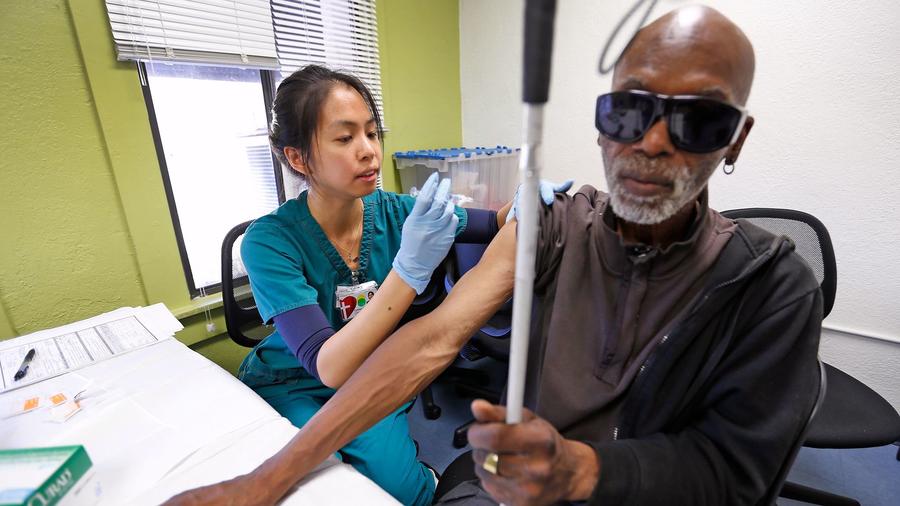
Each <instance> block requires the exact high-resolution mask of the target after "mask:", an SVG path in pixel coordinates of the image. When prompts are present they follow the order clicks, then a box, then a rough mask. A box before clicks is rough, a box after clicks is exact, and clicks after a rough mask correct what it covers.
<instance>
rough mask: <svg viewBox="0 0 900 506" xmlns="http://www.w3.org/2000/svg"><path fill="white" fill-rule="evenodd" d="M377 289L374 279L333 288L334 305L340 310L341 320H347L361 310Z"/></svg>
mask: <svg viewBox="0 0 900 506" xmlns="http://www.w3.org/2000/svg"><path fill="white" fill-rule="evenodd" d="M377 291H378V283H376V282H374V281H366V282H365V283H360V284H358V285H338V286H337V288H336V289H335V290H334V307H335V308H337V310H338V311H340V313H341V319H342V320H343V321H345V322H346V321H349V320H350V319H351V318H353V317H354V316H356V315H357V314H358V313H359V312H360V311H362V308H364V307H365V306H366V303H368V302H369V301H370V300H371V299H372V297H374V296H375V292H377Z"/></svg>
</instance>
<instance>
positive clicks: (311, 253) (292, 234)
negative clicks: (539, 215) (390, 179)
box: [241, 190, 467, 380]
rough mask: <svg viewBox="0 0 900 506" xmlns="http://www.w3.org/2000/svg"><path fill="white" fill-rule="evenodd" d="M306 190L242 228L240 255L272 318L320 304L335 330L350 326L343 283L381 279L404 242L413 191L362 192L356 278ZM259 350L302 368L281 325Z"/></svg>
mask: <svg viewBox="0 0 900 506" xmlns="http://www.w3.org/2000/svg"><path fill="white" fill-rule="evenodd" d="M307 195H308V193H307V192H303V193H301V194H300V195H299V196H298V197H297V198H296V199H293V200H289V201H287V202H285V203H284V204H282V205H281V206H280V207H279V208H278V209H276V210H275V211H273V212H272V213H270V214H267V215H265V216H263V217H261V218H259V219H257V220H255V221H254V222H253V223H252V224H251V225H250V227H249V228H247V232H246V233H245V234H244V240H243V242H242V243H241V258H242V259H243V262H244V266H245V267H246V269H247V273H248V274H249V277H250V287H251V289H252V290H253V298H254V299H255V300H256V306H257V309H258V310H259V313H260V315H261V316H262V319H263V321H264V322H265V323H266V324H269V323H270V322H271V321H272V319H273V318H274V317H275V316H277V315H279V314H281V313H284V312H287V311H290V310H292V309H296V308H298V307H302V306H308V305H310V304H318V306H319V307H320V308H322V311H323V312H324V313H325V317H326V318H328V321H329V322H330V323H331V326H332V328H333V329H334V330H335V332H337V331H338V330H340V328H341V327H343V326H344V322H343V321H342V319H341V315H340V311H339V309H338V308H336V307H335V289H336V287H337V285H352V284H355V283H364V282H366V281H372V280H374V281H376V282H377V283H378V286H381V284H382V283H383V282H384V278H386V277H387V275H388V272H390V270H391V263H392V262H393V261H394V256H395V255H396V254H397V251H399V249H400V233H401V230H402V228H403V222H404V221H405V220H406V217H407V216H409V213H410V212H411V211H412V208H413V204H415V198H413V197H411V196H409V195H398V194H395V193H390V192H385V191H382V190H375V192H374V193H371V194H369V195H366V196H365V197H363V199H362V200H363V206H364V209H363V233H362V239H361V241H360V246H359V268H358V270H357V272H356V281H354V279H353V273H351V271H350V268H349V267H347V265H346V264H345V263H344V261H343V259H342V258H341V255H340V254H339V253H338V251H337V250H336V249H335V248H334V246H333V245H332V244H331V241H329V240H328V237H326V235H325V232H323V231H322V228H321V227H320V226H319V224H318V222H316V220H315V219H314V218H313V216H312V214H310V211H309V205H308V203H307ZM456 215H457V216H458V217H459V224H458V226H457V229H456V235H457V236H458V235H459V234H460V233H461V232H462V231H464V230H465V228H466V216H467V215H466V213H465V211H464V210H463V209H461V208H458V207H457V208H456ZM255 353H256V355H257V356H258V357H259V358H260V359H261V360H262V361H263V362H265V363H266V365H268V366H269V368H272V369H276V370H282V372H285V373H287V372H288V371H289V370H296V369H303V368H302V366H301V365H300V363H299V362H298V361H297V358H296V357H295V356H294V355H293V353H292V352H291V351H290V349H289V348H288V347H287V345H286V344H285V343H284V341H283V340H282V338H281V335H280V334H279V333H278V332H277V331H275V332H274V333H273V334H271V335H270V336H269V337H267V338H266V339H265V340H264V341H263V342H262V343H260V344H259V345H258V346H257V349H256V350H255ZM303 371H304V372H305V369H303ZM279 376H281V375H279ZM272 379H273V380H277V379H279V378H272Z"/></svg>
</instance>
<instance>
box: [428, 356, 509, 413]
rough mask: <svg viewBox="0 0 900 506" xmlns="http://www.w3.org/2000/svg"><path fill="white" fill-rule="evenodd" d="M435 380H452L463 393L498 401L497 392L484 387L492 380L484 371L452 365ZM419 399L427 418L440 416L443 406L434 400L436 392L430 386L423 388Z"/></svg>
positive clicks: (455, 386)
mask: <svg viewBox="0 0 900 506" xmlns="http://www.w3.org/2000/svg"><path fill="white" fill-rule="evenodd" d="M435 381H450V382H452V383H453V384H454V388H456V391H457V392H458V393H460V394H461V395H469V396H473V397H483V398H485V399H488V400H491V402H496V401H495V399H496V398H497V393H496V392H491V391H490V390H486V389H484V388H483V387H482V385H486V384H487V383H488V382H489V381H490V377H489V376H488V375H487V373H485V372H484V371H479V370H477V369H466V368H465V367H455V366H450V367H448V368H447V369H446V370H445V371H444V372H443V373H441V375H440V376H439V377H438V379H436V380H435ZM419 400H420V401H421V402H422V413H423V414H424V415H425V418H426V419H428V420H437V419H438V418H440V416H441V407H440V406H438V405H437V404H436V403H435V402H434V394H433V393H432V392H431V387H430V386H429V387H427V388H425V390H422V393H420V394H419Z"/></svg>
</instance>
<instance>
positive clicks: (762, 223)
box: [722, 207, 837, 316]
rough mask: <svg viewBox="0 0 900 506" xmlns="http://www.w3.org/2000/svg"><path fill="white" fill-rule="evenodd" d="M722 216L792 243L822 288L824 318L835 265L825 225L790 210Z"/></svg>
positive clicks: (831, 296) (834, 284) (734, 212)
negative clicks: (750, 224) (785, 237)
mask: <svg viewBox="0 0 900 506" xmlns="http://www.w3.org/2000/svg"><path fill="white" fill-rule="evenodd" d="M722 216H725V217H727V218H731V219H743V220H745V221H748V222H750V223H752V224H753V225H756V226H757V227H760V228H762V229H764V230H768V231H769V232H772V233H773V234H776V235H784V236H787V237H788V238H790V239H791V241H793V243H794V251H796V252H797V254H798V255H800V257H801V258H803V260H805V261H806V263H807V264H808V265H809V267H810V269H811V270H812V271H813V274H814V275H815V277H816V281H818V282H819V286H821V287H822V295H823V297H824V300H823V302H824V304H823V308H822V310H823V312H824V316H828V314H829V313H830V312H831V308H832V307H833V306H834V297H835V294H836V292H837V262H836V261H835V258H834V246H833V245H832V243H831V236H830V235H829V233H828V229H827V228H825V224H824V223H822V222H821V221H819V219H818V218H816V217H815V216H813V215H811V214H808V213H804V212H803V211H796V210H793V209H773V208H765V207H756V208H748V209H732V210H729V211H722Z"/></svg>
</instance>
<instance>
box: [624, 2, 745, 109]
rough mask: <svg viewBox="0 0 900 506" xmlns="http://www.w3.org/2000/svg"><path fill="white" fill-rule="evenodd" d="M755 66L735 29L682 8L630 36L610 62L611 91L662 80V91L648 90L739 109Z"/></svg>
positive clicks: (711, 15) (710, 14)
mask: <svg viewBox="0 0 900 506" xmlns="http://www.w3.org/2000/svg"><path fill="white" fill-rule="evenodd" d="M755 66H756V63H755V57H754V55H753V46H752V45H751V44H750V40H749V39H747V36H746V35H745V34H744V32H743V31H741V29H740V28H738V27H737V25H735V24H734V23H733V22H731V20H729V19H728V18H726V17H725V16H724V15H722V13H720V12H719V11H717V10H715V9H712V8H709V7H705V6H688V7H682V8H680V9H676V10H674V11H672V12H670V13H668V14H666V15H664V16H662V17H660V18H659V19H657V20H656V21H654V22H653V23H650V24H649V25H647V26H646V27H644V28H642V29H641V30H640V31H639V32H638V33H637V34H636V35H635V36H634V38H633V39H632V40H631V42H630V43H629V44H628V47H627V48H626V49H625V52H624V53H623V54H622V57H621V59H620V60H619V62H618V63H617V64H616V70H615V74H614V76H613V88H620V87H626V88H634V87H640V88H645V89H646V88H649V86H646V83H645V81H648V80H652V81H654V82H655V83H657V84H659V83H662V82H665V86H663V87H662V88H666V89H656V90H653V91H656V92H659V93H666V94H671V95H676V94H703V95H710V96H714V97H715V96H716V95H720V96H718V97H716V98H720V99H722V100H726V101H729V102H733V103H737V104H741V105H743V104H745V103H746V102H747V97H748V96H749V95H750V87H751V85H752V84H753V72H754V68H755ZM629 81H636V82H632V83H629ZM641 85H645V86H641ZM691 87H694V88H697V89H693V90H692V89H690V88H691ZM676 88H678V89H676Z"/></svg>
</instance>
